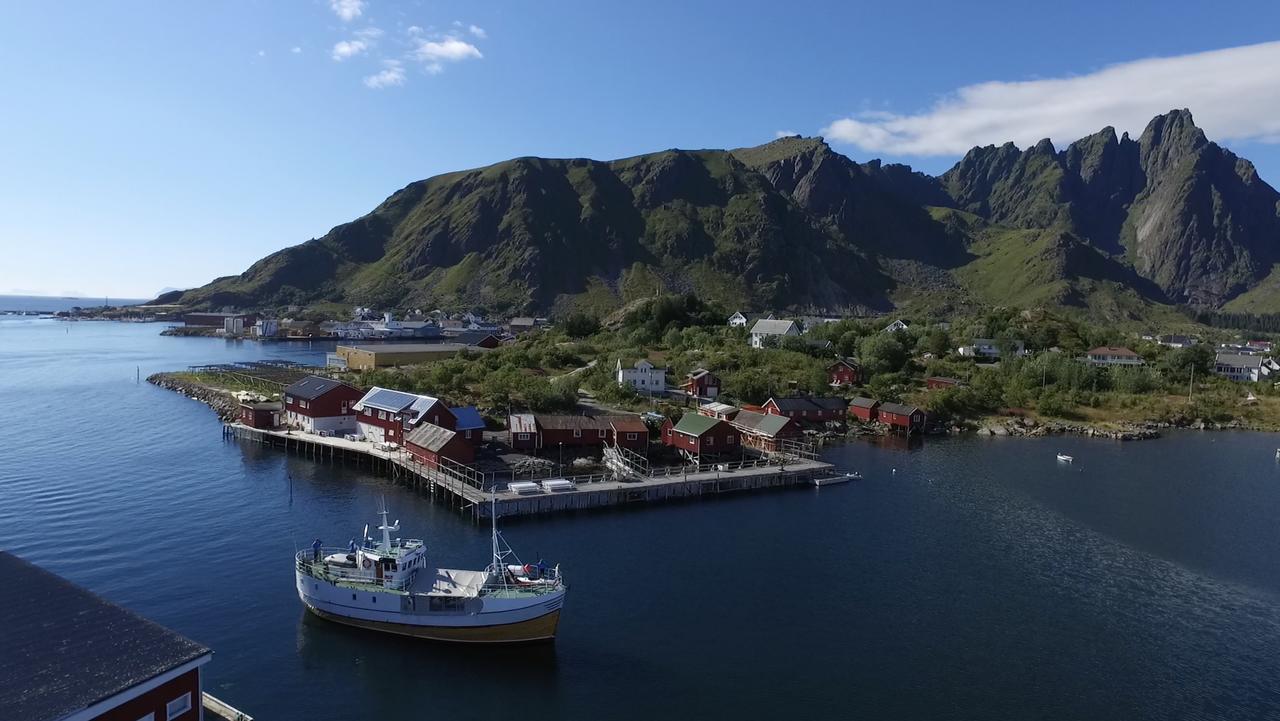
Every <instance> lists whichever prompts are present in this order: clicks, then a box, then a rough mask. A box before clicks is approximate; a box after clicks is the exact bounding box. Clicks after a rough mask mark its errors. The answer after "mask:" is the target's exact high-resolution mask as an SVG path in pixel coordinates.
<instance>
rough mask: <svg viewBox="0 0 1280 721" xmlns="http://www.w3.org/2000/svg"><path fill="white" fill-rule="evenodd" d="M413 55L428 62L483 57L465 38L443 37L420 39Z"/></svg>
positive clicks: (453, 61) (454, 61)
mask: <svg viewBox="0 0 1280 721" xmlns="http://www.w3.org/2000/svg"><path fill="white" fill-rule="evenodd" d="M413 56H414V57H416V58H417V59H419V60H421V61H423V62H425V63H428V64H437V65H438V64H440V63H444V62H449V63H456V62H461V61H463V60H467V59H471V58H475V59H479V58H483V57H484V55H481V54H480V49H479V48H477V47H476V46H474V45H472V44H471V43H469V42H466V41H465V40H459V39H458V38H452V37H449V38H444V39H442V40H421V41H419V42H418V47H417V48H416V49H415V50H414V51H413Z"/></svg>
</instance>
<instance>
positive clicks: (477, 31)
mask: <svg viewBox="0 0 1280 721" xmlns="http://www.w3.org/2000/svg"><path fill="white" fill-rule="evenodd" d="M467 32H469V33H471V34H472V35H475V36H476V37H478V38H480V39H481V40H484V39H485V38H487V37H489V33H487V32H485V29H484V28H482V27H480V26H479V25H472V26H471V27H469V28H467Z"/></svg>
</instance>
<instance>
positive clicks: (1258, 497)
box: [0, 320, 1280, 719]
mask: <svg viewBox="0 0 1280 721" xmlns="http://www.w3.org/2000/svg"><path fill="white" fill-rule="evenodd" d="M159 330H160V327H158V326H155V325H138V324H115V323H58V322H55V321H36V320H5V321H0V409H3V414H4V416H3V417H4V422H3V423H0V449H2V450H0V547H4V548H6V549H8V550H11V551H13V552H15V553H17V554H19V555H22V556H24V557H27V558H29V559H31V560H33V561H35V562H37V563H39V564H41V565H44V566H46V567H48V568H50V569H52V570H54V571H56V572H58V573H61V574H63V575H65V576H67V577H69V578H71V579H72V580H74V581H76V582H78V583H81V584H83V585H85V586H88V587H89V588H91V589H93V590H95V591H97V592H99V593H101V594H103V595H105V596H107V597H108V598H111V599H113V600H115V601H118V602H120V603H122V604H124V605H126V606H128V607H130V608H133V609H135V610H137V611H139V612H141V613H143V614H145V615H147V616H149V617H151V618H154V619H155V620H157V621H159V622H161V623H163V624H166V625H168V626H171V627H173V628H175V629H178V630H179V631H181V632H183V633H185V634H187V635H188V636H190V637H192V638H194V639H196V640H198V641H200V642H202V643H204V644H207V645H208V646H210V647H212V648H213V649H214V651H215V656H214V661H213V663H212V664H210V666H208V667H207V668H208V679H209V683H210V690H211V691H212V692H213V693H215V694H217V695H219V696H221V697H223V698H225V699H226V700H228V701H230V702H231V703H233V704H235V705H237V706H240V707H242V708H244V709H245V710H246V711H248V712H249V713H252V714H254V715H255V716H257V717H258V718H262V719H301V718H306V719H345V718H372V717H374V716H375V715H376V716H383V717H393V718H426V717H441V718H451V719H484V718H499V717H501V718H509V717H511V716H516V717H518V718H522V719H524V718H527V719H542V718H582V719H605V718H608V719H615V718H617V719H654V718H720V717H728V716H736V717H740V718H753V719H754V718H759V719H778V718H796V717H803V716H808V715H810V714H812V715H816V716H818V717H821V718H839V719H844V718H930V719H937V718H955V719H977V718H991V719H1008V718H1019V719H1028V718H1030V719H1040V718H1043V719H1086V718H1087V719H1169V718H1192V719H1210V718H1212V719H1219V718H1221V719H1228V718H1263V717H1275V716H1277V715H1280V691H1278V690H1277V689H1278V688H1280V523H1278V521H1277V519H1280V469H1278V467H1277V464H1276V460H1275V449H1276V446H1277V445H1280V437H1277V436H1273V435H1266V434H1253V433H1216V434H1214V433H1200V434H1197V433H1179V434H1175V435H1171V436H1170V437H1168V438H1166V439H1162V440H1157V441H1149V442H1141V443H1131V444H1120V443H1116V442H1110V441H1095V440H1086V439H1077V438H1055V439H1044V440H1039V439H1036V440H1031V439H992V438H986V439H982V438H965V439H953V440H930V441H929V442H928V443H926V444H925V445H924V446H923V447H922V448H916V449H912V450H907V449H905V448H901V447H891V446H875V445H871V444H867V443H855V444H852V445H847V446H843V447H840V448H838V449H835V450H832V451H830V452H829V456H830V458H831V459H832V460H834V461H836V462H838V463H840V464H842V465H847V466H849V467H854V468H858V469H861V470H862V471H863V473H864V474H865V475H866V480H864V481H862V482H859V483H856V484H851V485H845V486H836V487H830V488H825V489H822V490H821V491H815V490H813V489H793V490H785V491H778V492H772V493H763V494H759V495H746V496H734V497H724V498H721V499H716V500H712V501H702V502H696V503H687V504H672V505H661V506H650V507H646V508H640V509H628V510H625V511H605V512H596V513H584V514H578V515H571V516H569V515H566V516H554V517H548V518H543V519H535V520H522V521H518V522H517V521H513V522H511V523H509V524H507V531H508V533H507V535H508V537H509V538H510V540H511V541H512V542H513V544H514V545H515V546H516V548H517V550H518V551H522V552H523V553H524V554H525V555H526V556H530V557H537V556H539V555H541V556H545V557H546V558H548V559H550V560H558V561H560V562H561V563H562V564H563V567H564V569H565V573H566V575H567V577H568V578H569V580H570V583H571V586H572V591H571V592H570V595H569V600H568V603H567V605H566V608H565V614H564V616H563V619H562V623H561V634H560V638H559V640H558V641H557V643H556V644H555V645H554V646H551V645H547V646H535V647H521V648H472V647H456V646H447V645H433V644H429V643H424V642H418V641H413V640H410V639H400V638H395V637H386V636H381V635H376V634H371V633H368V632H362V631H358V630H354V629H348V628H345V627H341V626H336V625H333V624H330V623H326V622H323V621H320V620H317V619H313V618H311V617H309V616H308V615H306V614H304V613H303V610H302V607H301V605H300V604H299V602H298V600H297V597H296V596H295V594H294V588H293V575H292V559H291V556H292V554H293V552H294V549H295V548H297V547H300V546H306V544H307V543H309V542H310V540H311V539H313V538H314V537H315V536H321V537H323V538H324V539H325V541H326V542H329V543H335V544H342V543H345V542H346V541H347V539H348V538H350V537H352V536H353V535H355V534H357V533H358V532H359V529H360V527H361V526H363V524H364V523H365V522H366V521H372V520H374V511H375V510H376V507H377V505H378V503H379V499H380V498H382V497H384V496H385V497H386V499H387V501H388V503H389V504H390V505H391V507H392V510H393V514H394V515H395V516H398V517H399V518H400V519H402V520H401V523H402V527H403V530H404V532H405V533H406V534H414V535H419V536H421V537H423V538H425V539H427V541H428V543H429V544H430V546H431V548H432V549H433V550H434V554H435V560H437V561H438V562H440V563H441V564H443V565H454V566H461V567H476V568H479V567H482V566H483V565H484V564H485V563H486V562H487V554H488V535H487V532H486V529H484V528H477V527H476V526H473V525H472V524H471V523H470V521H469V520H466V519H464V518H461V517H459V516H458V515H456V514H455V513H454V512H451V511H449V510H447V509H446V508H444V507H441V506H433V505H432V503H431V501H430V499H429V498H426V497H423V496H421V495H417V494H415V493H414V492H412V491H409V490H405V489H403V488H400V487H398V486H395V485H393V484H391V483H389V482H388V481H385V480H383V479H381V478H378V477H374V476H370V475H368V474H366V473H363V472H361V471H359V470H356V469H352V468H343V467H338V466H332V465H321V464H316V463H313V462H311V461H308V460H305V459H302V458H298V457H291V456H287V455H285V454H283V453H281V452H279V451H277V450H273V449H264V448H260V447H258V446H255V445H240V444H237V443H227V442H224V441H223V440H222V439H221V435H220V433H219V423H218V421H217V419H216V418H215V417H214V415H213V414H212V413H211V412H209V411H208V410H207V409H206V408H205V407H204V406H203V405H200V404H199V403H196V402H194V401H191V400H188V399H186V398H183V397H181V396H179V395H176V394H173V393H170V392H167V391H163V390H160V389H157V388H154V387H152V386H150V385H148V384H146V383H141V384H137V383H135V373H136V370H137V369H138V368H140V369H141V373H142V375H143V376H144V377H145V376H146V375H147V374H148V373H152V372H155V371H159V370H169V369H176V368H182V367H184V366H186V365H189V364H194V363H208V362H223V361H230V360H252V359H259V358H265V357H288V358H295V359H300V360H318V359H320V358H321V356H322V354H323V352H324V351H325V350H327V348H326V347H324V346H322V345H321V344H316V345H315V346H308V345H306V344H301V345H285V344H274V345H258V344H254V343H240V344H229V343H226V342H224V341H220V340H210V339H202V338H189V339H184V338H162V337H159V336H158V335H157V333H158V332H159ZM1059 450H1061V451H1063V452H1066V453H1071V454H1073V455H1074V456H1075V457H1076V459H1077V460H1076V463H1075V464H1074V465H1072V466H1062V465H1059V464H1058V463H1056V462H1055V460H1054V454H1055V453H1056V452H1057V451H1059Z"/></svg>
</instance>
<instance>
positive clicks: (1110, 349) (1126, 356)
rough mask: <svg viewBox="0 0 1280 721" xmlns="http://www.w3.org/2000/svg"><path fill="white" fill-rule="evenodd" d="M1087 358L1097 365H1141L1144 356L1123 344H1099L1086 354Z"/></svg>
mask: <svg viewBox="0 0 1280 721" xmlns="http://www.w3.org/2000/svg"><path fill="white" fill-rule="evenodd" d="M1085 360H1087V361H1088V362H1090V363H1092V364H1093V365H1096V366H1140V365H1146V364H1147V362H1146V361H1144V360H1142V356H1140V355H1138V354H1137V353H1134V352H1133V351H1131V350H1129V349H1128V348H1125V347H1123V346H1105V345H1104V346H1099V347H1097V348H1094V349H1093V350H1091V351H1089V352H1088V353H1087V354H1085Z"/></svg>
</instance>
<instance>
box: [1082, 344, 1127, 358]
mask: <svg viewBox="0 0 1280 721" xmlns="http://www.w3.org/2000/svg"><path fill="white" fill-rule="evenodd" d="M1089 355H1119V356H1131V357H1133V358H1137V357H1138V354H1137V353H1134V352H1133V351H1131V350H1129V349H1128V348H1125V347H1123V346H1109V345H1104V346H1098V347H1097V348H1094V349H1093V350H1091V351H1089Z"/></svg>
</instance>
